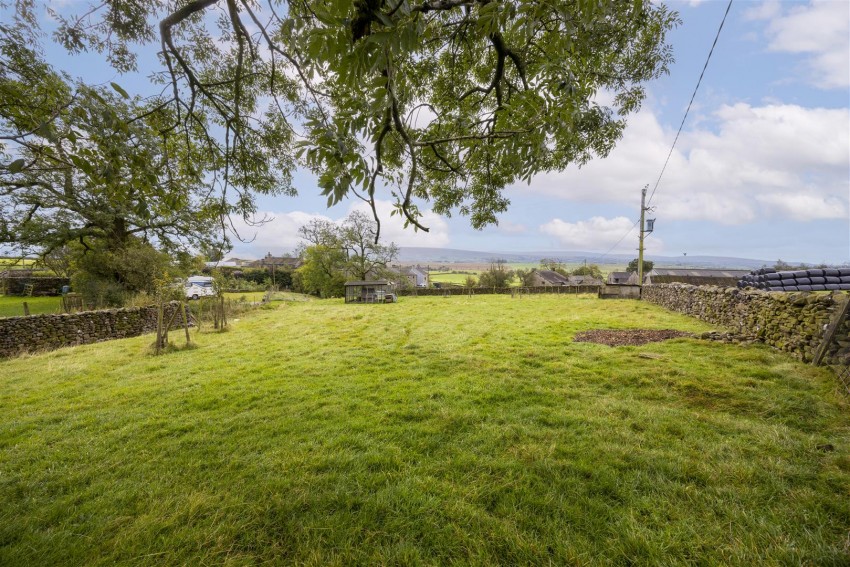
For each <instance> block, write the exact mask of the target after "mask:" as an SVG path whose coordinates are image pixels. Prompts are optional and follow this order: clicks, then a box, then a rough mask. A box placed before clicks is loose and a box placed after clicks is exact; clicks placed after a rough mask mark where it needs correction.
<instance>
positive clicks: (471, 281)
mask: <svg viewBox="0 0 850 567" xmlns="http://www.w3.org/2000/svg"><path fill="white" fill-rule="evenodd" d="M477 285H478V280H476V279H475V276H466V280H464V282H463V286H464V287H475V286H477Z"/></svg>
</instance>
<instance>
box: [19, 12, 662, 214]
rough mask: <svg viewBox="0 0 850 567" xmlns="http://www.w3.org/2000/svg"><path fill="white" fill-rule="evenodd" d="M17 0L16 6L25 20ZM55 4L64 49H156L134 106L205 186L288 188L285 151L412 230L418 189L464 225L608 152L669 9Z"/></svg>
mask: <svg viewBox="0 0 850 567" xmlns="http://www.w3.org/2000/svg"><path fill="white" fill-rule="evenodd" d="M32 2H33V0H20V1H19V2H17V4H16V6H17V10H16V14H17V16H16V17H17V19H18V21H19V22H24V23H25V24H27V25H30V26H34V25H35V24H36V18H35V17H34V16H33V10H32ZM54 18H55V19H56V20H57V21H59V28H58V30H57V31H56V33H55V38H56V39H57V40H58V41H60V42H61V43H62V44H63V45H64V46H65V47H66V48H67V49H69V50H71V51H83V50H96V51H100V52H102V53H104V54H105V56H106V57H107V58H108V60H109V61H110V62H111V64H112V65H113V66H114V67H115V68H116V69H118V70H119V71H127V70H132V69H135V68H136V66H137V56H136V53H137V51H138V50H139V49H140V46H145V45H147V44H152V45H155V46H156V48H157V49H158V50H159V52H160V53H159V57H160V61H161V63H162V67H161V69H159V70H158V72H157V74H156V75H155V79H157V80H159V81H160V82H161V84H162V85H163V91H162V94H161V95H160V96H157V97H155V98H154V99H152V100H151V101H149V102H148V104H149V105H150V106H151V107H156V108H163V109H167V110H168V114H167V116H168V120H169V122H168V123H167V124H163V125H162V126H161V128H162V129H163V130H164V131H168V132H173V133H178V134H182V135H183V136H182V137H181V136H178V138H177V139H181V138H193V139H196V140H200V141H201V142H202V144H203V145H204V147H205V150H206V151H207V152H209V154H210V155H212V156H214V157H215V159H216V160H219V161H220V163H222V164H225V165H224V169H223V171H225V172H226V173H224V174H223V175H222V176H221V177H220V178H218V179H217V189H218V190H219V192H220V193H226V192H227V191H228V190H230V191H234V190H235V191H237V192H238V193H239V194H240V198H245V199H247V202H248V204H249V205H250V196H251V195H252V194H253V193H254V192H257V191H259V192H271V191H274V190H280V189H281V188H283V189H284V190H287V191H288V190H290V189H291V179H290V173H291V169H292V167H293V164H295V163H296V160H297V159H300V163H301V164H303V165H304V166H306V167H308V168H309V169H310V170H312V171H313V172H314V173H315V174H316V175H317V177H318V182H319V185H320V187H321V190H322V192H323V194H324V195H326V196H327V198H328V203H329V204H333V203H336V202H338V201H340V200H341V199H343V198H345V197H346V196H351V195H353V196H356V197H358V198H361V199H363V200H365V201H367V202H368V203H370V204H371V205H372V210H373V213H374V212H375V200H376V196H379V195H381V194H382V193H383V192H389V193H390V194H391V195H392V199H393V200H394V203H395V211H394V214H400V215H402V216H403V218H404V219H405V222H406V224H412V225H413V226H415V227H417V228H420V229H422V230H427V227H425V226H423V225H422V224H421V221H422V218H421V215H420V211H419V208H418V204H420V203H423V202H427V203H428V205H429V206H430V207H431V208H432V209H433V210H434V211H435V212H437V213H439V214H444V215H449V214H451V213H453V212H459V213H461V214H464V215H468V216H469V217H470V222H471V224H472V226H474V227H477V228H481V227H483V226H485V225H487V224H488V223H494V222H497V215H498V214H499V213H500V212H503V211H505V210H506V208H507V207H508V205H509V201H508V199H507V197H506V196H505V195H504V189H505V188H506V187H507V186H509V185H511V184H513V183H515V182H518V181H522V180H524V181H529V180H530V179H531V178H532V176H534V175H535V174H537V173H540V172H543V171H549V170H559V169H563V168H565V167H566V166H567V165H569V164H577V165H582V164H584V163H586V162H587V161H588V160H590V159H592V157H593V156H604V155H607V154H608V152H609V151H610V150H611V149H612V147H613V146H614V144H615V142H616V141H617V139H618V138H619V137H620V135H621V133H622V130H623V128H624V124H625V123H624V118H625V117H626V116H627V115H628V114H629V113H631V112H633V111H635V110H636V109H638V108H639V106H640V104H641V101H642V100H643V98H644V96H645V92H644V84H645V83H646V82H647V81H649V80H651V79H653V78H656V77H658V76H659V75H661V74H662V73H665V72H666V71H667V68H668V65H669V63H670V61H671V50H670V47H669V46H668V45H667V44H666V42H665V34H666V32H667V31H668V30H669V29H671V28H672V27H673V26H674V25H676V23H677V21H678V16H677V15H676V14H675V12H671V11H669V10H668V9H667V8H666V7H665V6H663V5H661V4H656V3H651V2H649V1H646V0H632V1H623V0H551V1H546V2H540V1H539V0H515V1H511V2H508V1H500V0H422V1H417V2H413V1H411V0H355V1H354V2H350V1H348V0H298V1H295V0H290V1H287V0H266V1H262V0H261V1H256V0H189V1H187V2H171V1H168V2H153V1H148V2H138V1H135V0H107V1H106V2H102V3H98V4H93V5H92V6H89V7H86V8H85V9H83V8H80V9H79V10H78V11H77V13H74V14H72V15H68V14H67V13H66V12H65V11H62V10H55V11H54ZM601 93H605V98H606V99H610V100H611V103H610V104H609V105H607V106H606V105H600V104H598V103H597V102H596V101H597V97H599V95H600V94H601ZM249 209H250V206H248V207H245V208H243V209H242V211H243V212H244V211H247V210H249ZM375 219H376V221H379V219H378V218H377V214H375Z"/></svg>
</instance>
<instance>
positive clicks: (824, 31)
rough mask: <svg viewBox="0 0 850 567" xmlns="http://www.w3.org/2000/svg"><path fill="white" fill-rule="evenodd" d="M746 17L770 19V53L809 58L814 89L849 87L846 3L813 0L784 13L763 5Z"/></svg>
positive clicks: (849, 21)
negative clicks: (794, 54)
mask: <svg viewBox="0 0 850 567" xmlns="http://www.w3.org/2000/svg"><path fill="white" fill-rule="evenodd" d="M781 8H786V7H785V6H782V7H781ZM748 15H749V16H750V17H751V18H753V19H766V20H769V22H768V25H767V29H766V34H767V37H768V38H769V43H768V49H769V50H770V51H775V52H781V53H797V54H802V55H806V56H808V57H807V65H806V74H807V75H808V77H807V79H809V80H810V81H811V82H812V83H813V84H814V85H815V86H817V87H820V88H823V89H834V88H846V87H848V86H850V4H848V3H847V2H846V1H843V0H813V1H812V2H811V3H810V4H808V5H807V6H791V7H787V8H786V9H784V10H783V9H780V6H778V5H777V4H775V3H766V4H764V5H762V6H761V7H759V8H757V9H755V10H751V11H750V12H749V13H748Z"/></svg>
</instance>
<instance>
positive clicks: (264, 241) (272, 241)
mask: <svg viewBox="0 0 850 567" xmlns="http://www.w3.org/2000/svg"><path fill="white" fill-rule="evenodd" d="M256 218H257V219H268V220H267V222H264V223H262V224H258V225H256V226H252V225H251V224H249V223H246V222H245V221H244V220H242V218H241V217H240V218H234V219H233V226H234V227H235V228H236V230H237V232H238V233H239V236H240V237H241V238H242V239H243V240H245V241H246V242H236V243H235V246H234V249H233V255H237V256H240V257H247V256H251V257H260V256H263V255H265V254H266V253H268V252H271V253H272V254H285V253H291V252H292V251H294V250H295V248H296V246H298V244H299V242H301V239H300V238H299V236H298V229H299V228H300V227H302V226H304V225H305V224H307V223H309V222H310V221H311V220H313V219H324V220H333V219H331V218H329V217H327V216H325V215H317V214H311V213H305V212H303V211H292V212H289V213H282V212H274V211H260V212H258V213H257V215H256Z"/></svg>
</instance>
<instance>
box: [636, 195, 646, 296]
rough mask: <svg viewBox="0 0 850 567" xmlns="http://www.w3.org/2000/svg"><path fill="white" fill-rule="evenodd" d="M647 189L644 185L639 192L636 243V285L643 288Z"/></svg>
mask: <svg viewBox="0 0 850 567" xmlns="http://www.w3.org/2000/svg"><path fill="white" fill-rule="evenodd" d="M647 189H649V185H644V186H643V189H642V190H641V192H640V240H639V243H638V266H637V269H638V271H637V273H638V285H639V286H640V287H641V290H643V230H644V220H645V216H646V190H647Z"/></svg>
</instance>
